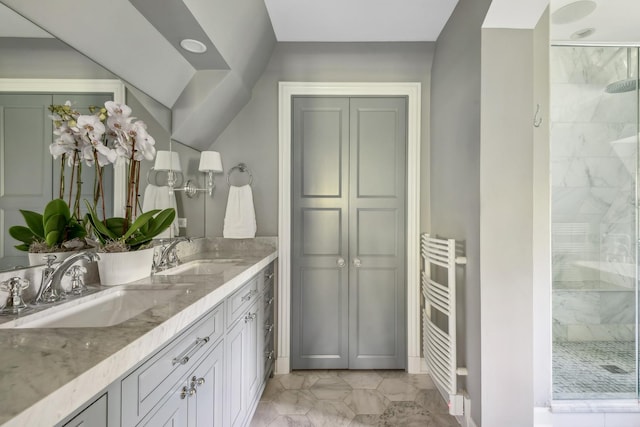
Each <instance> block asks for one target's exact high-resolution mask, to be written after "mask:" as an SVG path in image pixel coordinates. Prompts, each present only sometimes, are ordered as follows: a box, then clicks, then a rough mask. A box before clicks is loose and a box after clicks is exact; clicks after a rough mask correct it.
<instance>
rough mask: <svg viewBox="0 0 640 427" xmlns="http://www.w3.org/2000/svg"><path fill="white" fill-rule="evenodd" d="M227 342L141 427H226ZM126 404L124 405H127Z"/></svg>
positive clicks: (175, 389) (210, 355)
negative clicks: (223, 418)
mask: <svg viewBox="0 0 640 427" xmlns="http://www.w3.org/2000/svg"><path fill="white" fill-rule="evenodd" d="M223 357H224V350H223V342H222V341H220V342H219V343H218V344H217V345H216V346H215V347H214V348H213V350H211V351H210V352H209V353H208V354H207V355H206V356H205V357H204V359H203V360H202V362H200V364H198V366H197V367H196V368H195V369H194V370H193V371H192V372H191V373H190V374H189V376H188V378H187V380H186V381H183V382H181V383H179V384H178V385H177V386H176V387H174V388H173V389H172V390H171V392H170V395H169V398H168V399H167V400H166V401H164V402H163V403H162V404H161V405H159V407H158V408H156V410H154V411H152V412H151V413H150V414H149V415H148V416H147V417H145V418H144V419H143V421H142V422H141V423H140V424H138V425H139V426H149V427H155V426H168V425H170V426H175V427H178V426H185V427H196V426H197V427H222V426H223V423H222V413H223V410H222V394H223V374H222V370H223ZM123 403H124V402H123Z"/></svg>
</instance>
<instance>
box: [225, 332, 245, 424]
mask: <svg viewBox="0 0 640 427" xmlns="http://www.w3.org/2000/svg"><path fill="white" fill-rule="evenodd" d="M247 330H248V329H247V327H246V323H245V321H244V320H240V321H239V322H237V323H236V324H235V325H234V326H233V327H232V328H231V329H230V330H229V331H228V332H227V336H226V338H225V355H224V359H225V384H226V386H225V403H224V409H225V410H224V425H225V426H229V427H233V426H239V425H242V422H243V421H244V415H245V414H244V412H245V409H246V399H244V398H243V397H244V390H245V386H244V382H245V376H246V373H245V370H244V359H245V358H246V353H247V351H246V346H247V338H246V334H247Z"/></svg>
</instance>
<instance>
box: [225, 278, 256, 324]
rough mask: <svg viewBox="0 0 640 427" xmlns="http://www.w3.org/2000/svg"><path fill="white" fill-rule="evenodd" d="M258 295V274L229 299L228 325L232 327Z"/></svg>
mask: <svg viewBox="0 0 640 427" xmlns="http://www.w3.org/2000/svg"><path fill="white" fill-rule="evenodd" d="M257 297H258V276H256V277H254V278H253V279H251V280H249V281H248V282H247V283H246V284H245V285H244V286H242V287H241V288H240V289H238V290H237V291H235V292H234V293H233V294H232V295H231V296H230V297H229V298H228V299H227V327H230V326H231V325H232V324H233V323H234V322H235V321H236V320H238V319H239V318H240V316H241V315H242V314H246V313H245V311H247V309H248V308H249V307H250V306H251V304H252V303H253V302H255V300H256V298H257Z"/></svg>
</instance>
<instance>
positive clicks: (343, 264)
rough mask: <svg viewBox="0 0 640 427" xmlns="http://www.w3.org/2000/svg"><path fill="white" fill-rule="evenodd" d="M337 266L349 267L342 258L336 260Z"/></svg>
mask: <svg viewBox="0 0 640 427" xmlns="http://www.w3.org/2000/svg"><path fill="white" fill-rule="evenodd" d="M336 264H337V265H338V267H340V268H342V267H344V266H345V265H347V262H346V261H345V260H344V258H342V257H340V258H338V259H337V260H336Z"/></svg>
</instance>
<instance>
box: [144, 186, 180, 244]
mask: <svg viewBox="0 0 640 427" xmlns="http://www.w3.org/2000/svg"><path fill="white" fill-rule="evenodd" d="M167 208H173V209H175V211H176V219H174V220H173V223H172V224H171V226H170V227H169V228H167V229H166V230H165V231H163V232H162V233H160V234H158V235H157V236H156V238H157V239H166V238H169V237H171V230H173V235H174V236H177V235H178V234H180V230H179V228H178V205H177V204H176V196H175V193H174V194H171V195H169V187H167V186H164V187H158V186H156V185H153V184H147V188H146V189H145V190H144V199H143V200H142V212H147V211H150V210H153V209H167Z"/></svg>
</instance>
